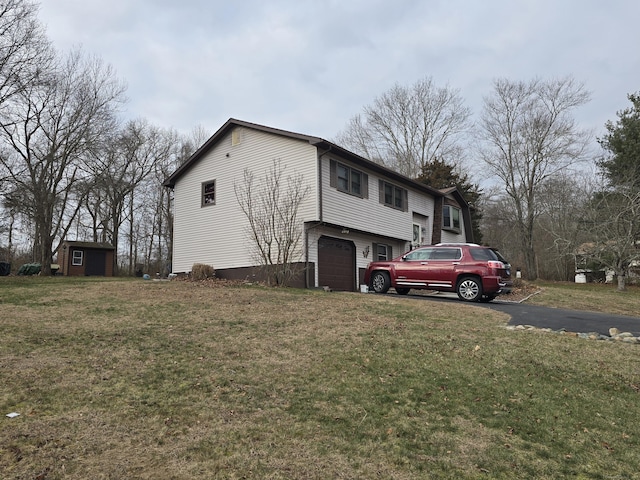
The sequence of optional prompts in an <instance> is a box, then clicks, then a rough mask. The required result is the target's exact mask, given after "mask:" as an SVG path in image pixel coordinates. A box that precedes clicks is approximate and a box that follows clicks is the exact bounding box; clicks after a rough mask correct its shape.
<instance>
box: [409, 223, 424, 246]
mask: <svg viewBox="0 0 640 480" xmlns="http://www.w3.org/2000/svg"><path fill="white" fill-rule="evenodd" d="M411 245H412V246H413V248H415V247H419V246H420V245H422V227H421V226H420V225H419V224H417V223H414V224H413V240H412V241H411Z"/></svg>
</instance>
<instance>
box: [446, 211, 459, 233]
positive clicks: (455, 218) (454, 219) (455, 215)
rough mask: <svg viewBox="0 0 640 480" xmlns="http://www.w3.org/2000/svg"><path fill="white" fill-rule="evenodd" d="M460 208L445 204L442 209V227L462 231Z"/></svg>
mask: <svg viewBox="0 0 640 480" xmlns="http://www.w3.org/2000/svg"><path fill="white" fill-rule="evenodd" d="M460 217H461V215H460V209H459V208H456V207H454V206H451V205H445V206H444V208H443V209H442V228H444V229H446V230H453V231H456V232H460Z"/></svg>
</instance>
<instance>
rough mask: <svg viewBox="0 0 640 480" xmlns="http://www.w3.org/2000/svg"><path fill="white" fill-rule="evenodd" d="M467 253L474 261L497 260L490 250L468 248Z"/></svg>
mask: <svg viewBox="0 0 640 480" xmlns="http://www.w3.org/2000/svg"><path fill="white" fill-rule="evenodd" d="M469 253H471V256H472V257H473V259H474V260H478V261H483V260H485V261H486V260H498V261H500V259H499V258H498V256H497V255H496V254H495V252H494V251H493V250H491V249H490V248H470V249H469Z"/></svg>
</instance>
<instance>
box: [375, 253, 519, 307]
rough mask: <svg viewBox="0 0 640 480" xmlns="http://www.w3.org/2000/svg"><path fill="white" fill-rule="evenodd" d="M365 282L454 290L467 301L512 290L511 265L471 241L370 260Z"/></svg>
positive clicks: (381, 287)
mask: <svg viewBox="0 0 640 480" xmlns="http://www.w3.org/2000/svg"><path fill="white" fill-rule="evenodd" d="M364 281H365V284H367V285H368V286H369V289H370V290H372V291H374V292H376V293H386V292H387V290H389V289H390V288H391V287H393V288H395V290H396V292H397V293H398V294H400V295H406V294H407V293H409V290H411V289H412V288H416V289H423V290H437V291H442V292H456V293H457V294H458V297H459V298H460V299H461V300H465V301H467V302H477V301H485V302H489V301H491V300H493V299H494V298H496V297H497V296H498V295H500V294H501V293H508V292H509V291H511V286H512V282H511V266H510V265H509V264H508V263H507V262H506V261H505V259H504V258H503V257H502V255H500V254H499V253H498V252H497V251H495V250H494V249H492V248H489V247H483V246H480V245H476V244H473V243H447V244H445V243H442V244H438V245H431V246H427V247H419V248H416V249H415V250H412V251H410V252H408V253H405V254H404V255H402V256H400V257H397V258H394V259H393V260H390V261H380V262H371V263H369V265H368V266H367V270H366V271H365V274H364Z"/></svg>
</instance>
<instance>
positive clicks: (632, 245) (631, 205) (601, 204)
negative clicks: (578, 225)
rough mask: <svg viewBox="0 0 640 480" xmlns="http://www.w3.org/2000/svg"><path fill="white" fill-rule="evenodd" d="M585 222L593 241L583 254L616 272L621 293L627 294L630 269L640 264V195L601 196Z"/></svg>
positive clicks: (630, 192)
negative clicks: (625, 292) (625, 291)
mask: <svg viewBox="0 0 640 480" xmlns="http://www.w3.org/2000/svg"><path fill="white" fill-rule="evenodd" d="M581 218H582V222H583V224H584V228H585V229H588V231H589V236H590V238H591V239H592V241H591V242H589V243H587V244H584V246H583V249H582V250H583V251H582V253H583V254H584V255H585V256H586V257H588V258H590V259H592V260H595V261H596V262H598V263H600V264H601V265H603V266H605V267H606V268H609V269H611V270H613V271H614V272H615V274H616V276H617V278H618V290H621V291H622V290H625V289H626V279H627V277H628V275H629V270H630V268H631V267H632V266H633V265H636V264H637V262H640V191H639V190H635V189H626V190H618V191H610V190H609V191H604V192H600V193H598V194H596V195H594V197H593V199H592V201H591V202H590V203H588V204H587V207H586V208H585V209H584V211H583V212H582V215H581Z"/></svg>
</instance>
